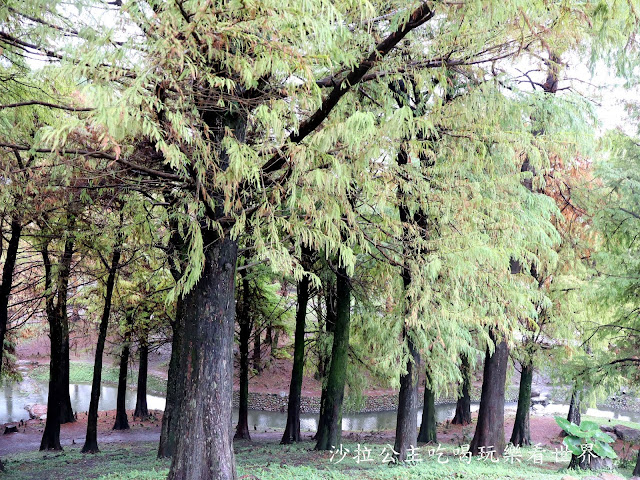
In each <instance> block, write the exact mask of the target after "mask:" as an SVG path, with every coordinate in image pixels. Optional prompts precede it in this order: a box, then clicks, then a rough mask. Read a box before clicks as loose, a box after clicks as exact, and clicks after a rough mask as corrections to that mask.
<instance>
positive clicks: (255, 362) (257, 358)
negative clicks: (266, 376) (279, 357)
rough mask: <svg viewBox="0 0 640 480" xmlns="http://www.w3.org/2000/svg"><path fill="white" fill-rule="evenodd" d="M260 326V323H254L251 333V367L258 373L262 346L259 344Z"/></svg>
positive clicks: (260, 368)
mask: <svg viewBox="0 0 640 480" xmlns="http://www.w3.org/2000/svg"><path fill="white" fill-rule="evenodd" d="M261 333H262V332H261V328H260V325H255V326H254V334H253V358H252V361H253V368H254V369H255V370H256V372H258V373H262V355H261V353H262V352H261V351H260V349H261V348H262V345H261V339H260V336H261Z"/></svg>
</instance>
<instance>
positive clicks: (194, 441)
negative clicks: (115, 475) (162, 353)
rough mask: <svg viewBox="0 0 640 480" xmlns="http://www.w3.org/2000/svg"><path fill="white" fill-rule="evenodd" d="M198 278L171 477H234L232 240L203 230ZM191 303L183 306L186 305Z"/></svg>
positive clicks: (188, 315) (189, 312)
mask: <svg viewBox="0 0 640 480" xmlns="http://www.w3.org/2000/svg"><path fill="white" fill-rule="evenodd" d="M206 233H207V231H206V230H205V231H203V236H204V237H205V238H204V239H203V240H204V245H207V247H206V249H205V251H204V257H205V258H204V267H203V271H202V275H201V277H200V280H199V281H198V282H197V283H196V285H195V286H194V287H193V289H192V290H191V291H190V292H189V293H187V294H186V296H185V311H184V315H183V318H184V337H183V342H182V343H183V345H182V350H181V358H182V360H181V362H180V363H181V365H182V367H183V371H182V372H181V375H182V376H183V377H184V395H183V398H182V399H181V401H180V403H179V406H178V407H177V410H176V411H177V412H178V419H177V425H178V432H177V442H176V446H175V452H174V454H173V460H172V462H171V469H170V471H169V477H168V478H169V480H232V479H235V477H236V469H235V460H234V454H233V444H232V435H233V433H232V432H233V427H232V423H231V413H232V393H233V329H234V320H235V298H234V290H235V274H236V260H237V255H238V247H237V244H236V242H235V241H232V240H229V239H226V238H225V239H218V238H216V237H215V234H214V233H210V234H209V235H205V234H206ZM187 305H188V306H189V308H186V306H187Z"/></svg>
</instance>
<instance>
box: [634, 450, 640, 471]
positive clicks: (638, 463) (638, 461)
mask: <svg viewBox="0 0 640 480" xmlns="http://www.w3.org/2000/svg"><path fill="white" fill-rule="evenodd" d="M632 476H634V477H640V450H638V458H637V459H636V466H635V468H634V469H633V474H632Z"/></svg>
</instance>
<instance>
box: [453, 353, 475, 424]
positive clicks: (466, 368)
mask: <svg viewBox="0 0 640 480" xmlns="http://www.w3.org/2000/svg"><path fill="white" fill-rule="evenodd" d="M460 373H461V374H462V385H461V389H460V395H459V396H458V401H457V403H456V414H455V415H454V416H453V420H451V423H452V424H454V425H469V424H470V423H471V367H470V365H469V357H467V355H466V354H464V353H463V354H462V356H461V364H460Z"/></svg>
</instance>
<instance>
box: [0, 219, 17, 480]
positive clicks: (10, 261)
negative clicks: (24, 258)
mask: <svg viewBox="0 0 640 480" xmlns="http://www.w3.org/2000/svg"><path fill="white" fill-rule="evenodd" d="M21 234H22V224H21V223H20V221H19V219H18V218H17V217H14V218H12V219H11V236H10V237H9V244H8V246H7V256H6V257H5V261H4V265H3V267H2V284H0V377H1V376H2V370H3V369H2V362H3V353H4V337H5V335H6V334H7V324H8V323H9V297H10V295H11V287H12V286H13V271H14V269H15V266H16V262H17V260H18V246H19V245H20V235H21ZM1 242H2V239H0V243H1ZM1 250H2V249H1V248H0V256H1V254H2V252H1ZM0 472H4V464H3V463H2V460H0Z"/></svg>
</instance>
